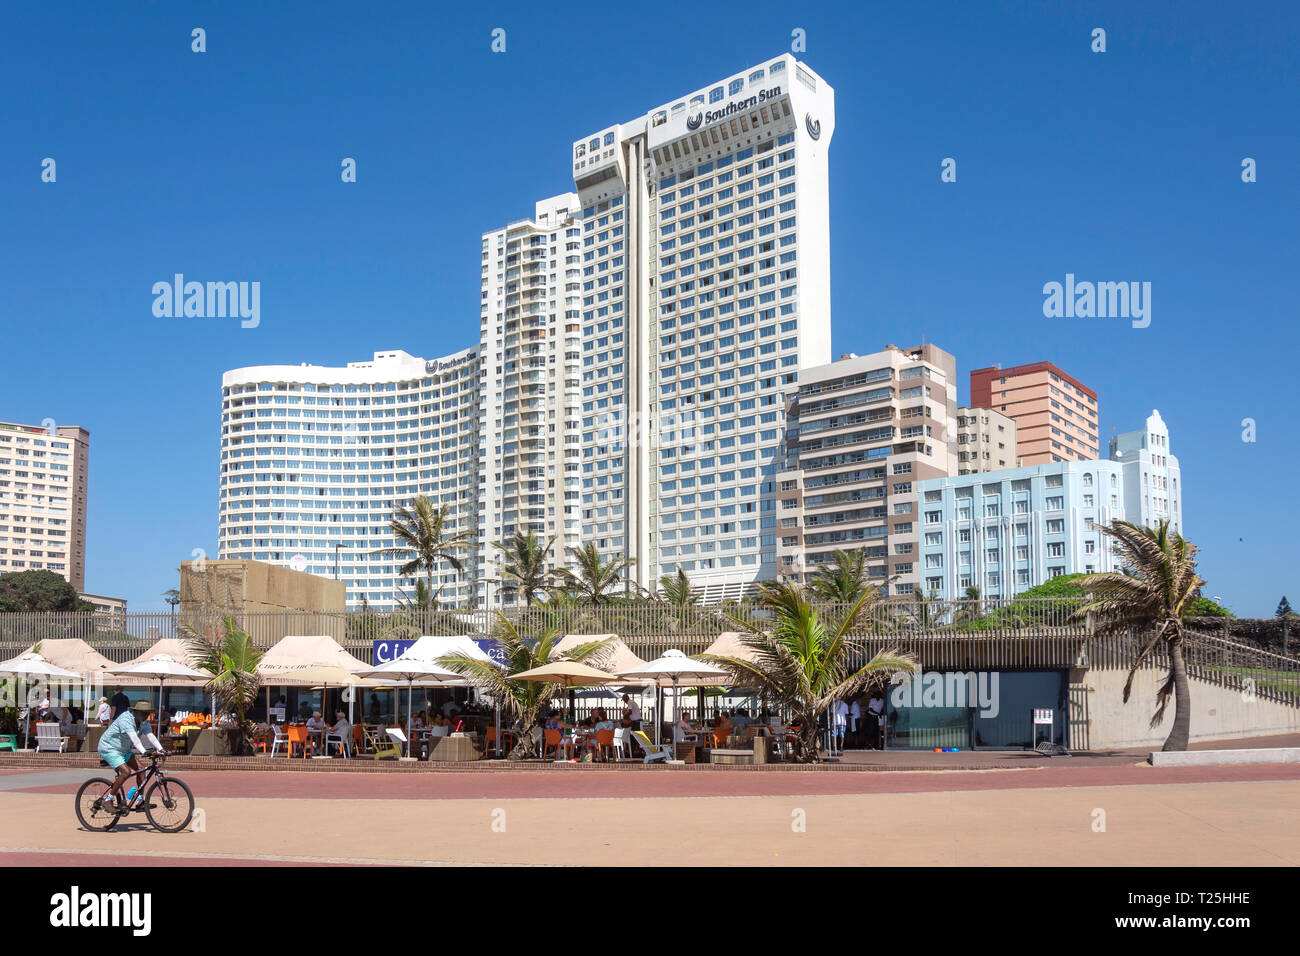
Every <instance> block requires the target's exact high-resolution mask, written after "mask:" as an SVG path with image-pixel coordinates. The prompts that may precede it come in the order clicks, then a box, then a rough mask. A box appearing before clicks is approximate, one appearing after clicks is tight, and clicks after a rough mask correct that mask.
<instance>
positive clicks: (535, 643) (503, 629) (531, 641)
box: [438, 611, 612, 760]
mask: <svg viewBox="0 0 1300 956" xmlns="http://www.w3.org/2000/svg"><path fill="white" fill-rule="evenodd" d="M493 636H494V638H495V640H496V642H497V646H498V647H499V649H500V651H501V660H502V663H503V664H504V666H503V667H498V666H497V665H496V664H495V663H490V662H488V661H484V660H480V659H478V658H474V657H470V656H468V655H467V654H448V655H446V656H444V657H441V658H439V659H438V663H439V664H441V665H442V666H443V667H446V668H447V670H449V671H453V672H454V673H457V674H460V675H461V676H462V677H464V678H465V679H466V680H467V681H469V682H470V683H471V684H473V685H474V686H475V687H477V688H478V689H479V690H480V691H482V692H483V693H484V694H486V695H487V696H488V697H491V698H492V699H493V700H494V701H498V702H500V704H501V717H502V723H505V722H506V721H510V722H511V723H512V724H513V725H514V726H515V727H517V728H518V730H519V736H518V739H517V740H516V742H515V745H514V747H513V748H511V751H510V753H509V755H508V756H507V759H508V760H527V759H529V758H531V757H536V756H537V743H536V741H535V740H534V739H533V732H534V730H535V729H536V728H537V726H538V719H537V714H538V712H539V711H540V710H541V708H542V704H544V703H546V701H548V700H551V699H552V698H554V697H557V696H559V695H560V693H561V692H562V691H563V690H564V688H563V686H562V685H560V684H548V683H544V682H542V681H531V680H522V681H521V680H510V677H511V675H513V674H520V673H523V672H524V671H527V670H532V669H533V668H534V667H541V666H542V665H543V664H545V663H546V662H547V661H548V660H549V658H550V656H551V655H552V654H553V653H554V652H555V646H556V645H557V644H558V643H559V642H560V639H561V638H562V637H563V636H564V632H563V631H562V630H560V629H558V628H547V629H546V630H545V631H542V632H541V633H540V634H538V635H537V636H536V637H526V636H525V634H524V632H523V631H521V630H520V629H519V628H518V627H517V626H516V624H515V623H513V622H511V621H510V619H509V618H507V617H506V616H505V615H504V614H502V613H501V612H500V611H498V612H497V624H496V629H495V633H494V635H493ZM611 640H612V638H605V639H604V640H600V641H589V642H587V643H585V644H579V645H578V646H577V647H575V648H573V649H572V650H570V651H568V652H567V653H565V654H562V655H561V656H560V660H569V661H580V660H583V659H585V658H588V657H590V656H591V655H592V654H594V653H595V652H596V651H598V650H600V649H601V648H603V647H604V646H605V645H606V644H608V643H609V642H610V641H611Z"/></svg>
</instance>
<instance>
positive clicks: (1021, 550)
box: [1016, 544, 1029, 561]
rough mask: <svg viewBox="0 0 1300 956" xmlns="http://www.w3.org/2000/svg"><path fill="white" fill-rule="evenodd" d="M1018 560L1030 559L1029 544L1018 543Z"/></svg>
mask: <svg viewBox="0 0 1300 956" xmlns="http://www.w3.org/2000/svg"><path fill="white" fill-rule="evenodd" d="M1016 560H1017V561H1028V560H1029V546H1028V545H1025V544H1020V545H1016Z"/></svg>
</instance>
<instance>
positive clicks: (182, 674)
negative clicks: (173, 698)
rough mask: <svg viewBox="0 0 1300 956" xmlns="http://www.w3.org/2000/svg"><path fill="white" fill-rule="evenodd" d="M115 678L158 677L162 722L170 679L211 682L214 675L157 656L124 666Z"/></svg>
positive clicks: (116, 673)
mask: <svg viewBox="0 0 1300 956" xmlns="http://www.w3.org/2000/svg"><path fill="white" fill-rule="evenodd" d="M113 676H114V677H122V676H127V677H156V678H158V719H159V721H161V720H162V695H163V682H164V681H166V679H167V678H168V677H178V678H183V679H186V680H194V679H195V678H198V679H202V680H211V679H212V675H211V674H209V673H208V672H207V671H201V670H195V669H194V668H193V667H189V666H187V665H185V664H182V663H181V662H180V661H178V660H176V658H174V657H172V656H171V655H170V654H155V655H154V656H153V657H151V658H149V659H148V660H147V661H140V662H138V663H135V664H122V665H121V666H119V667H118V668H117V669H116V670H115V671H113Z"/></svg>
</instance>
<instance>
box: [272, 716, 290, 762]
mask: <svg viewBox="0 0 1300 956" xmlns="http://www.w3.org/2000/svg"><path fill="white" fill-rule="evenodd" d="M271 729H272V730H273V731H274V732H275V737H273V738H272V740H271V756H272V757H274V756H275V755H276V754H277V753H278V752H279V750H280V748H281V747H282V746H283V747H284V755H285V756H286V757H287V756H289V734H288V732H287V731H286V730H285V729H284V728H283V727H282V726H280V725H279V724H277V725H276V726H274V727H272V728H271Z"/></svg>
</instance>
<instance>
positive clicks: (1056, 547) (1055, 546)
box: [1047, 541, 1065, 558]
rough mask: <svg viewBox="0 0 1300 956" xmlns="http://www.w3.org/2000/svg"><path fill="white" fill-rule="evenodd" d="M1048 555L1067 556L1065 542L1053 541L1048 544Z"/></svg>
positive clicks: (1051, 556)
mask: <svg viewBox="0 0 1300 956" xmlns="http://www.w3.org/2000/svg"><path fill="white" fill-rule="evenodd" d="M1047 556H1048V557H1049V558H1063V557H1065V544H1064V542H1061V541H1053V542H1051V543H1049V544H1048V545H1047Z"/></svg>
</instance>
